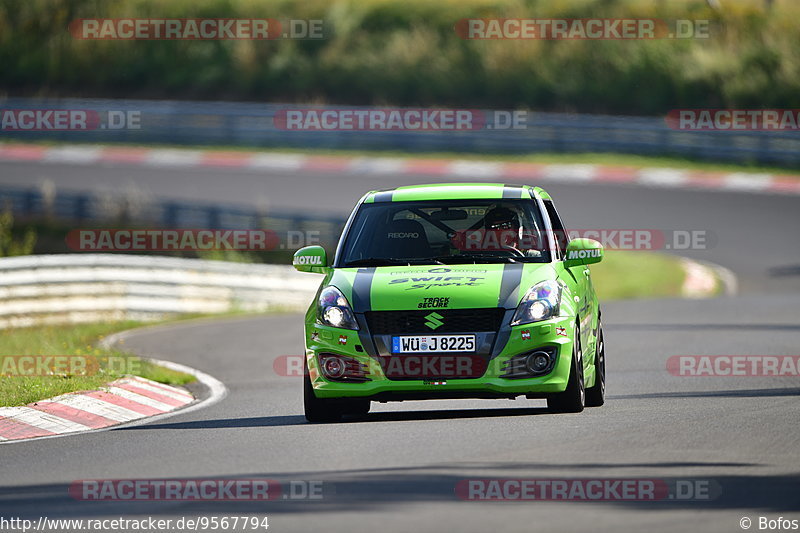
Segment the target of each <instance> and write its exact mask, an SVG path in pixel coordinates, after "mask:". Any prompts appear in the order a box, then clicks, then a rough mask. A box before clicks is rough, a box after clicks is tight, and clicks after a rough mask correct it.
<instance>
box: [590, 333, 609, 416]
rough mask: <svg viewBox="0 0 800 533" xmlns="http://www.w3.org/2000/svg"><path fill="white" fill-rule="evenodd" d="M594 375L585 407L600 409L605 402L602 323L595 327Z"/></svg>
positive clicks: (604, 344)
mask: <svg viewBox="0 0 800 533" xmlns="http://www.w3.org/2000/svg"><path fill="white" fill-rule="evenodd" d="M594 375H595V380H594V385H592V386H591V387H589V388H588V389H586V407H600V406H601V405H603V404H604V403H605V402H606V343H605V341H604V340H603V324H602V323H601V324H598V325H597V348H596V350H595V355H594Z"/></svg>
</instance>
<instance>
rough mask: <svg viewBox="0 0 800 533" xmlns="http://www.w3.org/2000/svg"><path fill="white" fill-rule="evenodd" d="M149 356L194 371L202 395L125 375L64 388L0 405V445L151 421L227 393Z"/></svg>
mask: <svg viewBox="0 0 800 533" xmlns="http://www.w3.org/2000/svg"><path fill="white" fill-rule="evenodd" d="M141 329H144V328H141ZM133 331H135V330H129V331H124V332H120V333H118V334H115V335H112V336H110V337H107V338H106V339H104V342H103V343H102V344H103V345H104V346H110V345H112V344H114V343H115V342H117V340H118V339H120V338H123V337H126V336H127V335H128V333H130V332H133ZM148 361H150V362H152V363H154V364H157V365H159V366H162V367H165V368H169V369H171V370H175V371H177V372H183V373H186V374H191V375H193V376H194V377H195V378H196V379H197V381H198V382H199V383H200V384H201V385H203V386H204V387H205V389H206V391H205V394H204V397H203V398H202V399H196V398H195V397H194V396H193V395H192V394H191V393H190V392H189V391H187V390H186V389H183V388H179V387H173V386H171V385H165V384H163V383H157V382H155V381H151V380H149V379H144V378H141V377H126V378H123V379H119V380H117V381H113V382H111V383H109V384H108V385H107V386H106V387H103V388H102V389H101V390H96V391H85V392H73V393H68V394H63V395H61V396H57V397H55V398H48V399H46V400H41V401H38V402H34V403H32V404H29V405H26V406H25V407H0V445H3V444H14V443H20V442H27V441H30V440H34V439H48V438H54V437H63V436H67V435H75V434H78V433H86V432H96V431H108V430H109V429H113V428H116V427H121V426H123V425H124V426H131V425H140V424H144V423H150V422H155V421H158V420H162V419H164V418H169V417H171V416H175V415H178V414H186V413H189V412H192V411H195V410H197V409H202V408H204V407H209V406H211V405H213V404H215V403H217V402H219V401H221V400H222V399H223V398H225V396H226V395H227V394H228V389H227V388H226V387H225V385H224V384H223V383H222V382H221V381H219V380H217V379H216V378H214V377H213V376H210V375H208V374H206V373H204V372H201V371H199V370H196V369H194V368H191V367H188V366H185V365H181V364H178V363H173V362H171V361H162V360H159V359H152V358H148Z"/></svg>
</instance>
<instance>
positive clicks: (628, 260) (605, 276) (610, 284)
mask: <svg viewBox="0 0 800 533" xmlns="http://www.w3.org/2000/svg"><path fill="white" fill-rule="evenodd" d="M590 268H591V271H592V282H593V283H594V287H595V290H596V291H597V296H598V298H600V300H604V301H607V300H623V299H640V298H670V297H672V298H678V297H680V296H681V286H682V285H683V280H684V277H685V275H684V271H683V268H682V267H681V264H680V260H679V259H678V258H676V257H673V256H670V255H666V254H659V253H654V252H641V251H619V250H611V251H607V252H605V256H604V257H603V260H602V261H601V262H600V263H597V264H594V265H592V266H591V267H590Z"/></svg>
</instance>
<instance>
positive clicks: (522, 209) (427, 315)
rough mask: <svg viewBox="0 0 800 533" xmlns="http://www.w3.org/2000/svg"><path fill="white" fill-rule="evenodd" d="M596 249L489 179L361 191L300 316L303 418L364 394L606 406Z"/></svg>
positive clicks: (556, 407)
mask: <svg viewBox="0 0 800 533" xmlns="http://www.w3.org/2000/svg"><path fill="white" fill-rule="evenodd" d="M602 257H603V249H602V246H601V245H600V243H598V242H597V241H594V240H591V239H573V240H569V239H568V238H567V232H566V231H565V228H564V224H563V223H562V221H561V219H560V217H559V216H558V212H557V211H556V209H555V206H554V205H553V200H552V198H551V197H550V195H549V194H547V193H546V192H545V191H544V190H543V189H541V188H539V187H530V186H525V185H513V186H512V185H502V184H494V183H475V184H455V183H451V184H433V185H418V186H411V187H399V188H396V189H392V190H383V191H372V192H369V193H367V194H365V195H364V196H363V197H362V198H361V200H360V201H359V202H358V204H357V205H356V207H355V209H354V210H353V212H352V214H351V215H350V217H349V219H348V221H347V223H346V225H345V228H344V231H343V233H342V237H341V239H340V241H339V245H338V247H337V249H336V254H335V256H334V257H333V260H332V261H329V259H328V256H327V254H326V251H325V249H324V248H322V247H320V246H308V247H305V248H301V249H300V250H298V251H297V252H296V253H295V255H294V259H293V264H294V266H295V268H296V269H297V270H300V271H302V272H316V273H321V274H324V278H323V280H322V283H321V284H320V288H319V291H318V292H317V295H316V298H315V299H314V301H313V303H312V304H311V306H310V307H309V309H308V312H307V313H306V316H305V347H306V358H305V360H306V372H305V376H304V401H305V416H306V419H307V420H308V421H310V422H331V421H338V420H341V418H342V416H343V415H348V414H352V415H363V414H366V413H367V412H368V411H369V409H370V403H371V402H390V401H403V400H428V399H431V400H433V399H454V398H509V399H513V398H516V397H518V396H525V397H526V398H540V399H541V398H544V399H546V400H547V405H548V408H549V409H550V410H551V411H553V412H580V411H583V409H584V406H600V405H603V401H604V395H605V351H604V345H603V329H602V326H601V322H600V309H599V306H598V301H597V297H596V296H595V291H594V287H593V286H592V279H591V275H590V272H589V268H588V266H587V265H589V264H590V263H596V262H598V261H600V260H601V259H602Z"/></svg>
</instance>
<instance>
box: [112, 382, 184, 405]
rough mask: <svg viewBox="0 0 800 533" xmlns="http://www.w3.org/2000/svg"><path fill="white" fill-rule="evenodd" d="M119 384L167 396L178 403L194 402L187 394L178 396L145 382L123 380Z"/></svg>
mask: <svg viewBox="0 0 800 533" xmlns="http://www.w3.org/2000/svg"><path fill="white" fill-rule="evenodd" d="M117 383H119V384H122V383H127V384H130V385H133V386H134V387H139V388H140V389H143V390H146V391H150V392H155V393H156V394H161V395H162V396H166V397H167V398H172V399H173V400H177V401H179V402H183V403H189V402H191V401H192V398H190V397H187V396H186V395H185V394H178V393H175V392H172V391H169V390H165V389H162V388H160V387H154V386H152V385H150V384H149V383H145V382H143V381H139V380H133V379H126V380H123V381H121V382H120V381H118V382H117Z"/></svg>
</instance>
